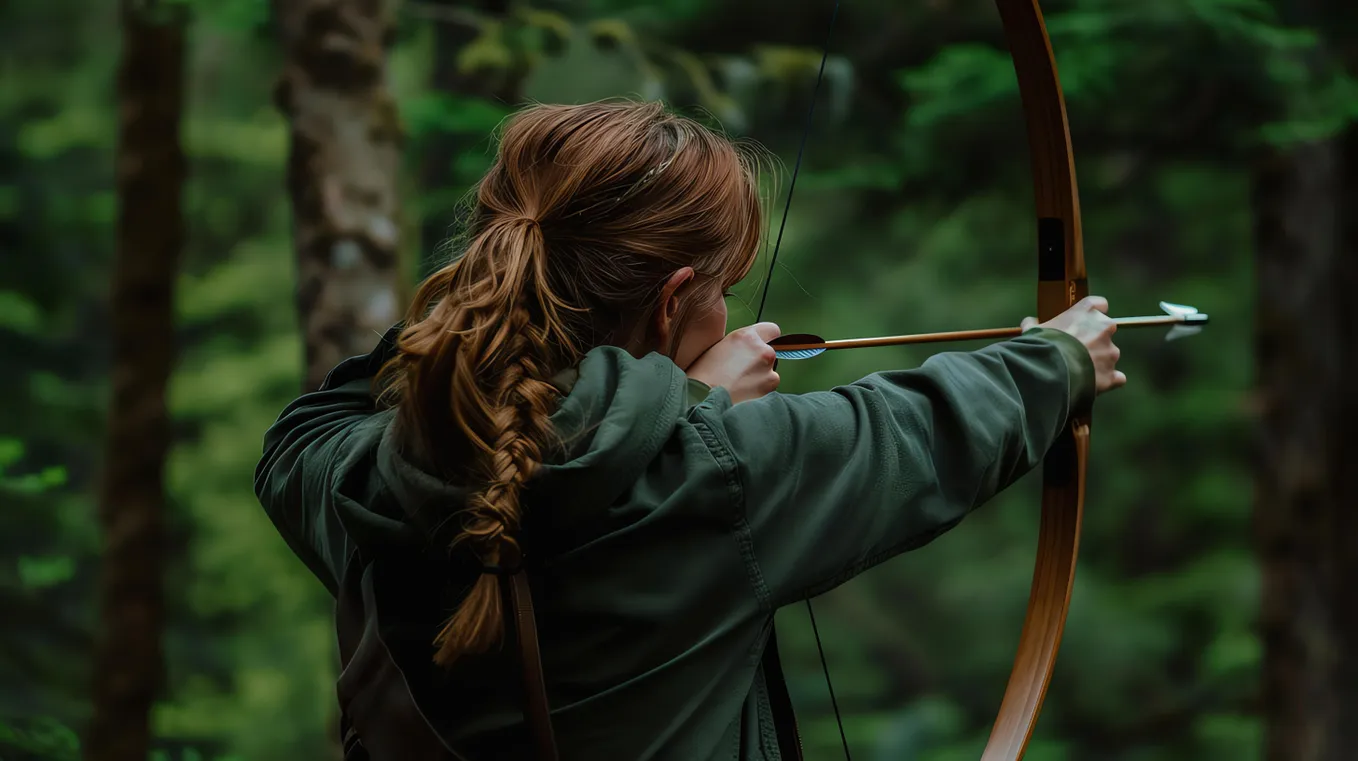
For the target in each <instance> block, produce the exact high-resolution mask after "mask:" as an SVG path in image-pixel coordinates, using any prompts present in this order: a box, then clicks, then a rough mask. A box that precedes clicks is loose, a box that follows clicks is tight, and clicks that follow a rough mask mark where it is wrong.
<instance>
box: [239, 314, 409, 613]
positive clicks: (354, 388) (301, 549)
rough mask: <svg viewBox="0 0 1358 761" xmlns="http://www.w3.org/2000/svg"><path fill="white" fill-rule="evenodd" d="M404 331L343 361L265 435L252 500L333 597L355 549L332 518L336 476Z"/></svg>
mask: <svg viewBox="0 0 1358 761" xmlns="http://www.w3.org/2000/svg"><path fill="white" fill-rule="evenodd" d="M398 331H399V326H397V327H394V328H392V329H391V330H390V331H388V332H387V334H386V335H385V336H384V337H383V339H382V342H381V343H380V344H378V346H377V348H376V349H374V350H373V351H372V352H371V353H369V354H366V355H363V356H358V357H352V358H350V359H347V360H345V361H344V362H341V363H340V364H339V365H337V366H336V367H335V369H333V370H331V371H330V374H329V375H327V376H326V379H325V382H324V383H322V384H321V387H320V389H318V390H316V391H314V392H312V393H309V394H304V395H303V396H301V397H300V398H298V399H297V400H296V401H294V402H293V403H292V404H289V405H288V406H287V408H286V409H284V410H283V412H282V414H281V415H279V416H278V420H277V421H275V422H274V424H273V425H272V426H270V428H269V430H268V432H266V433H265V434H264V454H263V457H262V458H261V459H260V461H259V465H258V466H257V467H256V468H255V496H257V497H258V498H259V502H260V504H261V505H262V506H263V507H264V511H265V512H266V513H268V515H269V518H270V519H271V520H272V521H273V523H274V526H276V527H277V528H278V532H279V533H280V534H281V535H282V536H283V539H284V541H286V542H287V544H288V547H290V548H291V549H292V551H293V552H294V553H296V555H297V557H298V558H300V559H301V560H302V562H303V563H305V564H306V566H307V568H308V569H310V570H311V572H312V573H313V574H315V575H316V577H317V578H318V579H320V580H321V582H322V583H323V584H325V585H326V588H327V589H329V590H330V592H331V594H335V593H336V592H337V589H338V585H339V579H340V577H341V575H342V574H343V572H344V566H345V562H346V561H347V560H348V557H349V554H350V552H351V551H352V546H351V542H350V541H349V538H348V536H347V534H346V533H345V530H344V527H343V526H342V525H341V523H340V520H339V517H338V515H337V514H336V512H335V505H334V500H333V498H332V495H331V487H332V481H333V478H332V476H333V475H334V472H335V469H336V466H337V464H339V463H340V462H342V461H343V460H344V458H345V456H346V455H347V454H348V452H347V447H346V442H347V440H348V438H349V436H350V434H351V433H352V432H353V431H354V429H355V428H356V427H358V426H359V425H360V424H361V423H363V422H364V421H365V420H367V419H368V418H370V417H371V416H372V415H373V414H374V413H376V411H377V405H376V399H375V398H374V396H373V389H372V383H373V378H374V377H375V376H376V375H377V371H378V370H379V369H381V367H382V365H383V363H385V362H386V360H387V359H388V358H389V357H390V356H391V355H392V354H393V353H394V351H395V348H394V347H395V342H396V336H397V333H398Z"/></svg>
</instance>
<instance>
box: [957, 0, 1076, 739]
mask: <svg viewBox="0 0 1358 761" xmlns="http://www.w3.org/2000/svg"><path fill="white" fill-rule="evenodd" d="M995 4H996V6H997V7H998V9H999V12H1000V18H1001V20H1002V22H1003V24H1004V35H1005V39H1006V40H1007V41H1008V43H1009V50H1010V54H1011V56H1012V57H1013V61H1014V72H1015V74H1016V75H1017V77H1018V86H1019V96H1020V98H1021V100H1022V103H1023V112H1024V116H1025V118H1026V121H1027V127H1028V145H1029V152H1030V154H1031V156H1030V158H1031V160H1032V173H1033V195H1034V201H1035V203H1036V213H1037V259H1038V261H1037V270H1038V286H1037V312H1038V314H1037V316H1038V319H1039V320H1040V321H1043V322H1045V321H1046V320H1049V319H1051V318H1053V317H1055V316H1056V315H1058V314H1060V313H1061V312H1063V311H1065V310H1066V309H1067V308H1069V307H1070V306H1071V305H1073V304H1075V303H1076V302H1077V301H1079V300H1080V299H1082V298H1084V297H1085V296H1087V295H1089V284H1088V280H1087V277H1086V272H1085V261H1084V245H1083V238H1082V231H1081V224H1080V200H1079V191H1078V188H1077V185H1076V180H1075V156H1074V152H1073V150H1072V147H1071V141H1070V127H1069V124H1068V122H1067V119H1066V105H1065V97H1064V95H1063V94H1062V91H1061V82H1060V79H1059V77H1058V75H1057V72H1056V60H1055V57H1054V56H1053V55H1052V49H1051V41H1050V40H1049V39H1048V37H1047V28H1046V25H1045V23H1044V22H1043V20H1042V10H1041V8H1040V7H1039V6H1038V3H1037V0H996V2H995ZM1089 442H1090V415H1089V411H1087V410H1086V411H1081V412H1080V413H1078V414H1077V415H1076V416H1075V418H1074V419H1073V420H1072V422H1071V424H1070V427H1069V428H1068V429H1067V430H1066V431H1065V432H1064V433H1063V434H1062V435H1061V437H1060V438H1059V439H1058V440H1057V441H1056V443H1055V445H1054V446H1052V448H1051V449H1050V450H1049V451H1048V452H1047V456H1046V458H1045V459H1044V460H1043V464H1042V517H1041V525H1040V528H1039V531H1038V545H1037V560H1036V563H1035V566H1034V568H1033V581H1032V587H1031V589H1030V592H1029V597H1028V608H1027V611H1026V613H1025V614H1024V620H1023V630H1022V632H1021V633H1020V634H1019V645H1018V653H1017V654H1016V655H1015V657H1014V665H1013V668H1012V669H1011V671H1010V674H1009V682H1008V686H1007V687H1006V688H1005V691H1004V698H1003V699H1002V700H1001V702H1000V710H999V713H998V715H997V716H996V718H995V724H994V726H993V727H992V729H991V732H990V739H989V741H988V742H987V743H986V747H985V751H984V752H983V753H982V755H981V759H982V761H1017V760H1018V759H1021V758H1022V757H1023V754H1024V751H1025V750H1026V748H1027V746H1028V741H1029V739H1030V738H1031V737H1032V734H1033V728H1034V727H1035V726H1036V724H1037V717H1038V714H1039V713H1040V712H1041V710H1042V701H1043V699H1044V698H1045V697H1046V694H1047V687H1048V685H1049V684H1050V682H1051V675H1052V669H1053V668H1054V667H1055V665H1056V654H1057V651H1058V650H1059V649H1060V647H1061V635H1062V633H1063V632H1064V630H1065V625H1066V613H1067V612H1068V611H1069V610H1070V593H1071V588H1072V586H1073V584H1074V581H1075V565H1076V561H1077V559H1078V557H1079V550H1080V523H1081V519H1082V517H1083V515H1084V497H1085V481H1086V475H1087V473H1088V466H1089Z"/></svg>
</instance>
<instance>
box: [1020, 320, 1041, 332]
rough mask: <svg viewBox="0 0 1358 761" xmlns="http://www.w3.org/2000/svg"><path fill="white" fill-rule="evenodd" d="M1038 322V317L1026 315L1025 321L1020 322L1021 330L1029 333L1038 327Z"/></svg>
mask: <svg viewBox="0 0 1358 761" xmlns="http://www.w3.org/2000/svg"><path fill="white" fill-rule="evenodd" d="M1037 324H1038V323H1037V318H1036V317H1024V318H1023V322H1021V323H1019V330H1022V331H1023V332H1024V333H1027V332H1028V331H1030V330H1032V329H1033V328H1035V327H1037Z"/></svg>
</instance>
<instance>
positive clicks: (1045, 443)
mask: <svg viewBox="0 0 1358 761" xmlns="http://www.w3.org/2000/svg"><path fill="white" fill-rule="evenodd" d="M1093 397H1094V368H1093V363H1092V361H1091V360H1090V357H1089V352H1088V350H1086V349H1085V347H1084V346H1083V345H1082V344H1081V343H1079V342H1078V341H1077V340H1075V339H1074V338H1072V337H1070V336H1068V335H1066V334H1065V333H1061V332H1058V331H1053V330H1048V329H1043V328H1037V329H1034V330H1030V331H1028V332H1027V333H1025V334H1024V335H1023V336H1020V337H1019V338H1016V339H1014V340H1011V341H1006V342H1004V343H999V344H995V345H992V346H989V347H987V348H985V349H982V350H980V351H975V352H970V353H949V354H940V355H937V356H935V357H933V358H931V359H930V360H929V361H927V362H925V363H924V365H923V366H921V367H920V368H918V369H915V370H908V371H900V372H884V373H877V374H874V375H870V376H868V377H866V378H864V379H862V380H860V381H858V382H857V383H853V384H851V385H848V386H844V387H841V388H837V389H834V390H832V391H825V392H817V393H811V394H798V395H784V394H770V395H769V396H766V397H764V398H762V399H758V400H754V401H750V402H746V403H744V404H739V405H734V406H729V407H726V408H725V409H724V411H723V412H722V413H721V417H722V420H721V421H720V424H719V428H720V430H721V431H723V432H724V434H725V435H724V438H725V439H726V441H727V443H728V445H729V447H730V451H729V453H727V454H728V455H729V457H730V458H731V459H732V460H733V464H732V465H733V469H734V472H735V478H736V480H737V481H738V484H739V489H738V493H739V494H740V495H741V499H742V500H743V502H744V510H745V518H746V520H747V522H748V525H749V529H750V535H751V537H752V541H753V550H754V556H755V560H756V563H757V565H758V569H759V572H760V574H761V575H762V577H763V579H764V583H765V584H767V586H768V591H769V594H770V595H771V598H772V600H771V602H772V603H773V604H774V605H775V606H781V605H785V604H787V603H789V602H794V601H796V600H798V599H802V598H806V597H812V596H815V595H817V594H820V593H822V592H824V591H826V590H828V589H830V588H832V587H834V586H836V585H838V584H840V583H842V582H844V581H846V580H847V579H849V578H851V577H853V576H855V575H857V574H859V573H861V572H863V571H864V570H866V569H867V568H869V567H871V566H873V565H876V564H877V563H880V562H882V561H884V560H886V559H888V558H890V557H892V556H894V555H896V554H899V553H901V552H905V551H907V550H911V549H914V548H917V547H920V546H922V545H924V544H926V543H928V542H929V541H931V540H932V539H933V538H934V537H937V536H939V535H940V534H942V533H943V532H945V531H947V530H948V529H950V528H952V527H953V526H955V525H956V524H957V523H958V522H959V521H961V520H962V518H964V517H965V516H966V515H967V514H968V513H969V512H971V511H972V510H973V509H975V508H976V507H978V506H979V505H981V504H982V503H984V502H985V501H987V500H988V499H990V498H991V497H993V496H994V495H995V494H997V493H999V492H1000V491H1001V490H1003V489H1004V488H1005V487H1007V486H1009V485H1010V484H1011V483H1013V482H1014V481H1016V480H1018V478H1019V477H1021V476H1022V475H1024V474H1025V473H1027V472H1028V471H1029V470H1031V469H1033V468H1034V467H1035V466H1036V465H1037V464H1038V463H1040V462H1041V460H1042V457H1043V456H1044V455H1045V453H1046V451H1047V449H1048V448H1050V446H1051V445H1052V444H1053V443H1054V442H1055V440H1056V437H1057V435H1058V434H1059V433H1060V432H1061V431H1062V429H1063V428H1064V427H1065V426H1066V424H1067V422H1068V421H1069V419H1070V417H1071V415H1072V414H1073V413H1075V412H1077V411H1079V410H1081V409H1083V408H1086V407H1087V406H1088V405H1090V404H1091V403H1092V401H1093Z"/></svg>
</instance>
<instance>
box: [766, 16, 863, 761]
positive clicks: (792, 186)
mask: <svg viewBox="0 0 1358 761" xmlns="http://www.w3.org/2000/svg"><path fill="white" fill-rule="evenodd" d="M838 18H839V0H835V7H834V10H832V11H831V12H830V24H829V26H828V27H827V28H826V31H825V44H824V45H823V46H822V48H821V56H820V70H819V71H817V72H816V84H815V87H814V88H813V89H812V90H811V105H810V107H808V108H807V110H806V125H805V126H804V127H803V128H802V142H801V145H800V146H799V147H798V148H797V163H796V164H794V165H793V167H792V179H791V180H790V181H789V182H788V187H787V200H786V201H785V202H784V203H783V219H782V221H781V222H779V224H778V237H777V239H776V240H775V241H774V244H773V255H772V256H771V257H770V258H769V268H768V272H767V273H766V274H765V277H764V292H763V294H762V295H761V296H760V298H759V310H758V311H757V312H756V313H755V318H754V321H755V322H760V321H762V320H763V318H764V306H765V304H767V303H768V300H769V285H770V284H772V283H773V272H774V267H776V266H777V264H778V251H779V249H781V248H782V245H783V232H784V231H785V230H786V229H787V217H788V212H789V211H790V210H791V209H792V193H793V191H795V190H796V189H797V175H798V174H800V173H801V170H802V158H803V157H804V156H805V155H806V143H807V139H808V138H809V137H810V136H811V125H812V124H813V123H814V119H815V115H816V101H817V100H818V99H819V96H820V85H821V82H823V81H824V80H825V64H826V62H827V61H828V60H829V59H830V39H831V37H832V36H833V35H834V31H835V20H836V19H838ZM806 614H807V616H808V617H809V618H810V619H811V633H812V634H813V635H814V636H815V639H816V652H817V653H818V654H819V655H820V667H821V670H822V671H823V672H824V673H825V688H826V690H827V691H828V692H829V693H830V706H831V707H832V708H834V711H835V724H836V726H838V727H839V741H840V743H842V744H843V746H844V759H845V761H851V759H852V756H851V755H850V754H849V738H848V736H847V735H845V733H844V720H843V718H842V717H841V716H840V713H839V701H838V700H837V699H836V698H835V686H834V684H833V683H832V682H831V681H830V663H829V661H827V660H826V659H825V646H824V645H823V644H822V643H821V639H820V629H819V627H817V626H816V611H815V609H814V608H812V607H811V600H809V599H808V600H807V601H806Z"/></svg>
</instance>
